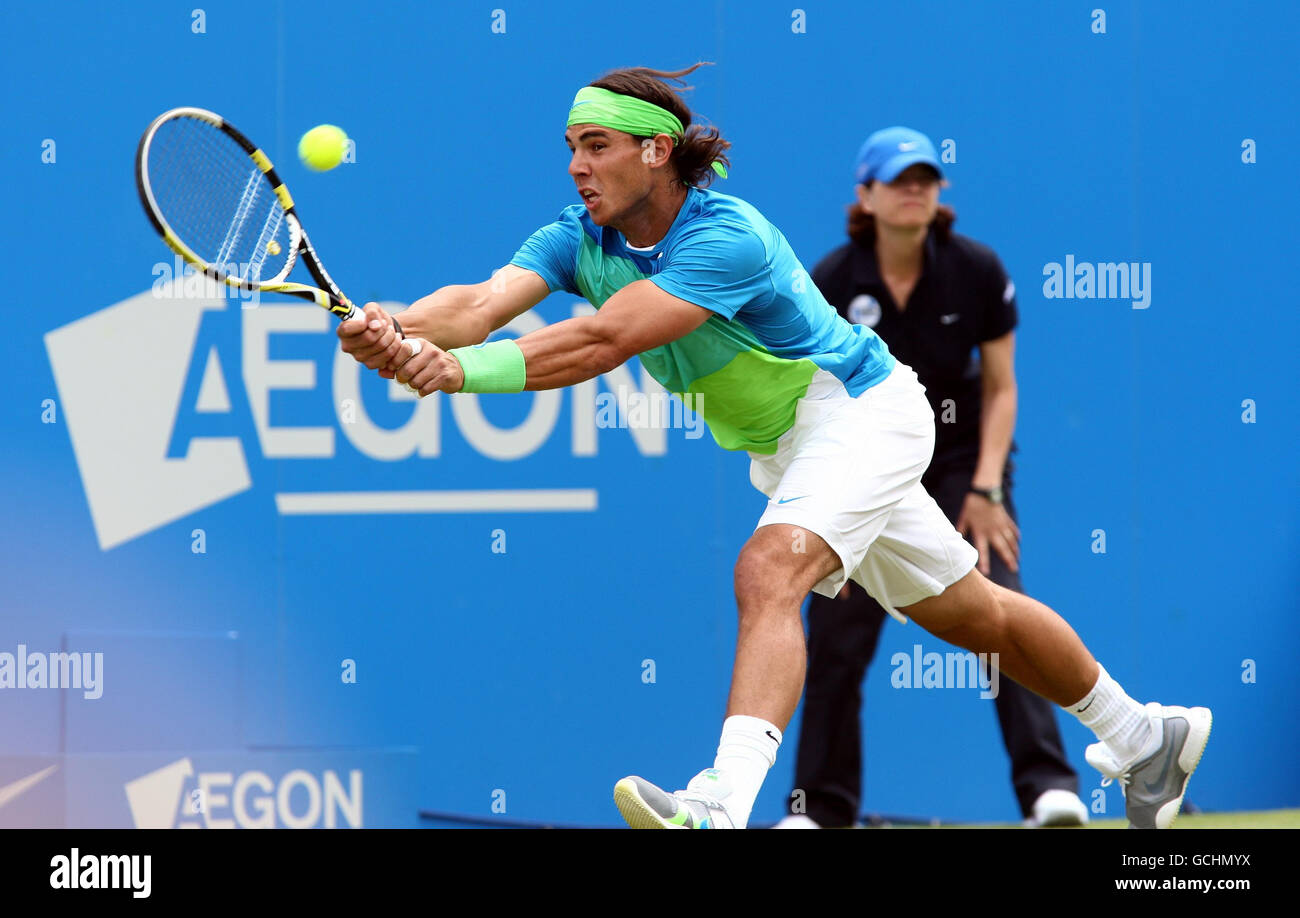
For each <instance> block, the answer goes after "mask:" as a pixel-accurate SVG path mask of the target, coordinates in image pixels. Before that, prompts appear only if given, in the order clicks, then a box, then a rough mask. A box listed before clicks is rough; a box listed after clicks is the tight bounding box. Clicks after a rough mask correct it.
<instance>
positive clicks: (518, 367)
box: [447, 338, 528, 392]
mask: <svg viewBox="0 0 1300 918" xmlns="http://www.w3.org/2000/svg"><path fill="white" fill-rule="evenodd" d="M447 353H448V354H451V356H453V357H455V358H456V359H457V360H458V361H460V368H461V369H462V370H464V371H465V385H464V386H463V387H461V390H460V391H462V392H523V391H524V383H525V382H526V381H527V379H528V371H527V370H526V369H524V352H523V351H521V350H519V345H518V344H516V343H515V342H514V341H513V340H512V339H510V338H506V339H504V340H501V341H493V342H492V343H491V344H476V345H474V346H473V347H458V348H453V349H452V350H450V351H448V352H447Z"/></svg>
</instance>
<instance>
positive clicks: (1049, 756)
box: [792, 463, 1079, 826]
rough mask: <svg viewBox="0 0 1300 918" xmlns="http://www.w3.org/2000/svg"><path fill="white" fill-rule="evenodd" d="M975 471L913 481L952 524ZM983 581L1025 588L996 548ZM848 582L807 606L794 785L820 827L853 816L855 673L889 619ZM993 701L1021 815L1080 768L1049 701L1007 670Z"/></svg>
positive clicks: (1074, 788) (940, 470)
mask: <svg viewBox="0 0 1300 918" xmlns="http://www.w3.org/2000/svg"><path fill="white" fill-rule="evenodd" d="M973 474H974V467H973V466H972V465H970V464H969V463H957V464H949V465H947V466H946V467H945V466H944V465H937V466H936V465H933V464H932V465H931V467H930V469H929V470H928V471H927V472H926V474H925V477H924V478H923V479H922V481H921V483H922V484H923V485H924V486H925V489H926V490H927V491H929V492H930V494H931V495H932V496H933V497H934V499H935V501H936V503H938V504H939V507H940V509H942V510H943V512H944V514H945V515H946V516H947V517H948V518H949V519H950V520H952V521H953V522H954V523H956V521H957V517H958V515H959V514H960V513H961V508H962V504H963V503H964V502H965V500H966V493H967V491H968V490H969V488H970V482H971V476H972V475H973ZM1003 490H1004V492H1005V505H1006V508H1007V512H1008V513H1009V514H1010V515H1011V517H1012V518H1013V519H1015V518H1016V513H1015V507H1014V506H1013V504H1012V502H1011V479H1010V476H1009V475H1008V477H1007V479H1006V480H1005V481H1004V483H1003ZM989 579H990V580H992V581H993V582H994V583H997V584H999V585H1001V586H1004V587H1006V588H1007V589H1011V590H1016V591H1017V592H1024V591H1023V590H1022V589H1021V587H1020V576H1019V574H1017V573H1015V572H1013V571H1011V570H1010V569H1009V568H1008V567H1007V565H1006V563H1005V562H1003V560H1002V558H1001V557H1000V556H999V555H998V554H997V553H996V552H993V556H992V558H991V559H990V577H989ZM849 590H850V595H849V597H848V598H847V599H827V598H826V597H824V596H818V595H817V594H815V593H814V594H813V596H812V600H811V604H810V605H809V608H808V678H807V684H806V688H805V692H804V702H803V706H804V707H803V727H802V729H801V731H800V734H799V751H798V755H797V759H796V763H795V781H794V786H795V787H796V788H800V789H802V790H803V791H804V794H805V795H806V796H805V798H804V799H805V802H806V807H807V810H806V811H807V814H808V816H810V817H811V818H812V819H813V820H815V821H816V822H817V823H818V824H819V825H822V826H850V825H853V823H854V822H856V821H857V818H858V808H859V805H860V798H861V783H862V782H861V776H862V743H861V735H860V732H861V728H860V724H859V714H860V708H861V706H862V677H863V675H864V674H865V673H866V670H867V666H868V664H870V662H871V658H872V657H873V656H874V655H875V652H876V644H877V642H878V641H879V640H880V629H881V628H882V627H883V626H884V624H885V619H886V618H887V617H888V614H887V613H886V612H885V610H884V609H883V608H881V606H880V605H879V604H878V603H877V602H876V601H875V600H874V599H872V598H871V597H870V596H868V595H867V592H866V591H865V590H864V589H862V587H860V586H858V585H857V584H856V583H853V582H850V583H849ZM996 705H997V712H998V723H999V724H1000V725H1001V727H1002V741H1003V744H1004V745H1005V746H1006V748H1007V755H1008V756H1010V758H1011V782H1012V785H1013V786H1014V788H1015V792H1016V799H1017V800H1018V801H1019V803H1020V811H1021V813H1022V814H1023V815H1025V816H1029V815H1030V813H1031V811H1032V809H1033V805H1034V801H1035V800H1036V799H1038V796H1039V795H1040V794H1042V793H1043V792H1044V791H1047V790H1051V789H1053V788H1060V789H1063V790H1068V791H1070V792H1071V793H1078V789H1079V778H1078V775H1077V774H1075V771H1074V769H1073V768H1071V767H1070V764H1069V762H1068V761H1066V758H1065V750H1064V749H1063V747H1062V745H1061V733H1060V730H1059V729H1058V728H1057V724H1056V706H1055V705H1054V704H1052V702H1050V701H1048V700H1047V699H1046V698H1043V697H1041V696H1039V695H1035V694H1034V693H1033V692H1031V691H1029V690H1028V689H1026V688H1024V687H1023V686H1021V685H1019V684H1018V683H1016V682H1014V681H1012V680H1011V679H1008V678H1005V677H1004V678H1003V679H1002V682H1001V684H1000V686H999V690H998V695H997V698H996ZM792 803H793V799H792Z"/></svg>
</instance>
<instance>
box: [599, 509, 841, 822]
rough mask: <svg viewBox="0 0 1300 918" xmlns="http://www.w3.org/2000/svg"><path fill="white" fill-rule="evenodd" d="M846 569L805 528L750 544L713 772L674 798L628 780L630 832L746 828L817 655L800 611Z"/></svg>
mask: <svg viewBox="0 0 1300 918" xmlns="http://www.w3.org/2000/svg"><path fill="white" fill-rule="evenodd" d="M840 566H841V565H840V559H839V556H838V555H836V554H835V552H834V551H832V550H831V548H830V546H829V545H827V544H826V543H825V542H824V541H823V540H822V539H821V537H820V536H817V535H814V534H813V533H811V532H809V531H807V530H805V529H801V528H799V527H797V526H791V525H788V524H784V523H780V524H772V525H768V526H760V527H759V528H758V529H757V530H755V532H754V534H753V535H752V536H750V539H749V541H748V542H746V543H745V547H744V548H743V549H741V552H740V558H739V560H737V562H736V577H735V582H736V603H737V605H738V607H739V610H740V630H739V634H738V635H737V639H736V663H735V667H734V668H733V671H732V676H731V697H730V699H729V700H728V702H727V718H726V720H725V721H724V722H723V725H722V739H721V740H720V742H719V743H718V754H717V757H716V758H715V759H714V762H713V767H712V768H707V769H705V770H704V771H702V772H700V774H698V775H696V776H695V777H694V778H693V779H692V780H691V782H690V783H689V784H688V785H687V786H686V790H684V791H677V792H676V793H674V794H666V793H664V792H663V791H662V790H660V789H659V788H658V787H656V786H655V785H653V784H651V783H650V782H649V781H646V780H645V779H643V778H639V777H635V776H633V777H628V778H624V779H623V780H621V781H619V782H618V784H617V785H616V786H615V788H614V802H615V803H616V804H617V805H618V808H619V811H620V812H621V813H622V814H623V818H624V819H626V820H627V822H628V825H630V826H632V827H633V828H732V827H734V828H743V827H744V826H745V825H746V823H747V822H748V821H749V813H750V810H752V809H753V806H754V799H755V798H756V797H757V796H758V791H759V788H760V787H762V785H763V779H764V777H766V775H767V770H768V769H769V768H770V767H771V766H772V763H773V762H774V761H775V760H776V751H777V749H778V748H779V746H780V744H781V731H782V730H784V729H785V726H786V724H788V723H789V722H790V718H791V717H792V716H794V710H795V707H797V706H798V704H799V695H800V693H801V692H802V691H803V680H804V670H805V668H806V665H807V654H806V650H805V646H804V633H803V619H802V617H801V616H800V614H799V613H800V608H801V607H802V605H803V600H804V597H805V596H807V595H808V591H809V590H811V589H812V587H813V586H814V585H816V584H817V583H818V582H819V581H821V580H822V579H824V578H825V577H826V576H827V575H829V574H831V573H832V572H834V571H836V570H838V569H839V568H840Z"/></svg>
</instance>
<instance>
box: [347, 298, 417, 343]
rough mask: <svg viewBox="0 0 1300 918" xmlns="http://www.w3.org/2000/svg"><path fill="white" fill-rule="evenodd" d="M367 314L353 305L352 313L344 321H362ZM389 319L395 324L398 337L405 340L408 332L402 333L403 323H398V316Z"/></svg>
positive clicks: (394, 327) (394, 329) (394, 328)
mask: <svg viewBox="0 0 1300 918" xmlns="http://www.w3.org/2000/svg"><path fill="white" fill-rule="evenodd" d="M365 314H366V311H365V310H364V309H362V308H361V307H360V306H358V305H357V304H356V303H353V304H352V311H351V312H349V313H348V314H347V315H346V316H344V317H343V321H344V322H347V321H348V320H349V319H361V318H364V317H365ZM388 318H389V319H391V320H392V322H393V331H395V332H397V337H399V338H405V337H406V332H404V331H402V323H401V322H398V321H397V316H389V317H388Z"/></svg>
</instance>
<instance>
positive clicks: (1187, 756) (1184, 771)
mask: <svg viewBox="0 0 1300 918" xmlns="http://www.w3.org/2000/svg"><path fill="white" fill-rule="evenodd" d="M1146 709H1147V713H1148V714H1150V715H1151V730H1152V736H1151V740H1150V742H1149V743H1148V744H1147V748H1146V749H1144V750H1143V751H1142V752H1141V753H1139V754H1138V756H1137V758H1135V759H1134V760H1133V761H1132V762H1130V763H1128V764H1126V765H1122V764H1120V763H1119V762H1117V761H1115V757H1114V755H1112V754H1111V751H1110V749H1109V748H1107V746H1106V744H1105V743H1093V744H1092V745H1091V746H1089V747H1088V749H1087V751H1086V752H1085V754H1084V757H1085V758H1086V759H1087V760H1088V764H1089V765H1091V766H1092V767H1093V768H1095V769H1097V770H1098V771H1100V772H1101V773H1102V774H1103V775H1105V777H1104V778H1103V779H1102V782H1101V784H1102V787H1105V786H1106V785H1108V784H1110V782H1111V781H1119V783H1120V788H1121V789H1122V791H1123V793H1124V807H1125V809H1126V810H1127V813H1128V821H1129V828H1131V829H1168V828H1169V827H1171V826H1172V825H1173V824H1174V820H1175V819H1177V818H1178V811H1179V810H1180V809H1181V808H1182V805H1183V795H1184V794H1186V793H1187V782H1188V780H1189V779H1190V778H1191V777H1192V772H1194V771H1195V770H1196V766H1197V765H1198V764H1199V763H1200V761H1201V754H1202V753H1203V752H1205V744H1206V742H1207V741H1208V740H1209V738H1210V725H1211V723H1212V721H1213V717H1212V715H1211V714H1210V709H1209V708H1181V707H1176V706H1172V705H1161V704H1159V703H1157V702H1151V703H1150V704H1148V705H1147V706H1146Z"/></svg>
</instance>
